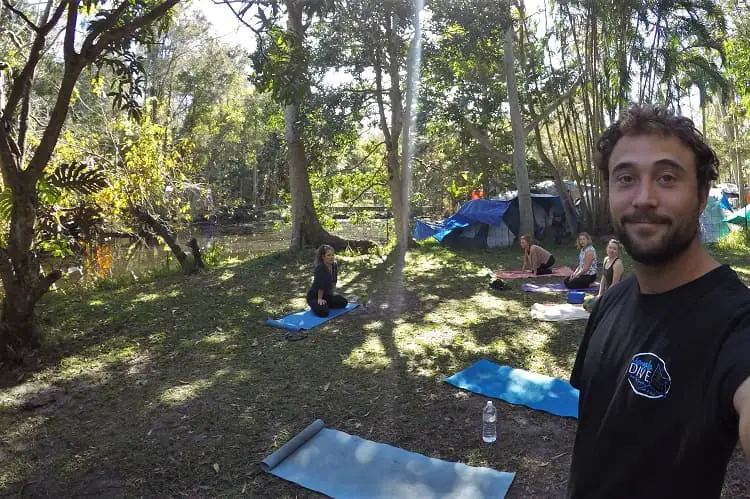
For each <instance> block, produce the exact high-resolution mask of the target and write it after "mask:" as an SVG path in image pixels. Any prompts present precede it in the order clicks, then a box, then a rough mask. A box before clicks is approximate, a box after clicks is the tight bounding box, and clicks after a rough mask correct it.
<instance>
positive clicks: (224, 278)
mask: <svg viewBox="0 0 750 499" xmlns="http://www.w3.org/2000/svg"><path fill="white" fill-rule="evenodd" d="M232 277H234V272H232V271H231V270H225V271H224V272H222V273H221V275H220V276H218V277H217V278H216V279H217V280H219V281H228V280H229V279H231V278H232Z"/></svg>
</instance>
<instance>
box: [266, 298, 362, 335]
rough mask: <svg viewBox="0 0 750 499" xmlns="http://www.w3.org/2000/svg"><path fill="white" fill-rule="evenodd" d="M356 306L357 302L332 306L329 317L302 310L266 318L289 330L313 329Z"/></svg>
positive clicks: (270, 323) (275, 325) (269, 322)
mask: <svg viewBox="0 0 750 499" xmlns="http://www.w3.org/2000/svg"><path fill="white" fill-rule="evenodd" d="M355 308H357V304H356V303H349V304H348V305H347V306H346V308H332V309H331V310H330V311H329V313H328V317H318V316H317V315H315V314H314V313H313V311H312V310H304V311H302V312H296V313H294V314H290V315H287V316H286V317H282V318H281V319H268V320H266V324H267V325H269V326H273V327H278V328H281V329H286V330H288V331H301V330H303V329H312V328H314V327H317V326H320V325H321V324H323V323H324V322H326V321H330V320H331V319H333V318H334V317H338V316H339V315H343V314H345V313H347V312H351V311H352V310H354V309H355Z"/></svg>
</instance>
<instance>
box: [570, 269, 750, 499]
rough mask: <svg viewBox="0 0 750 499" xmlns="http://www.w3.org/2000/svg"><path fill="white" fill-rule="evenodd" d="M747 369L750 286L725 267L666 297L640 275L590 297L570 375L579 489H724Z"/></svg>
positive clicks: (685, 494) (612, 492) (575, 489)
mask: <svg viewBox="0 0 750 499" xmlns="http://www.w3.org/2000/svg"><path fill="white" fill-rule="evenodd" d="M748 376H750V290H748V288H747V287H746V286H745V285H743V284H742V283H741V282H740V280H739V279H738V278H737V274H735V273H734V271H732V270H731V269H730V268H729V267H728V266H721V267H719V268H716V269H714V270H712V271H711V272H708V273H707V274H705V275H704V276H702V277H700V278H698V279H696V280H695V281H692V282H690V283H688V284H685V285H683V286H680V287H678V288H675V289H673V290H670V291H668V292H666V293H660V294H650V295H649V294H641V292H640V288H639V287H638V281H637V280H636V279H635V276H630V277H628V278H626V279H624V280H623V281H622V282H621V283H620V284H618V285H617V286H615V287H613V288H612V289H611V290H609V291H608V292H607V293H606V294H605V295H604V296H602V298H601V299H600V300H598V302H597V303H596V305H595V306H594V309H593V311H592V314H591V317H590V318H589V321H588V324H587V325H586V332H585V334H584V337H583V341H582V342H581V346H580V348H579V350H578V355H577V357H576V361H575V366H574V367H573V373H572V375H571V379H570V381H571V384H572V385H573V386H574V387H576V388H578V389H580V392H581V393H580V399H579V407H578V409H579V411H578V412H579V423H578V432H577V434H576V440H575V447H574V450H573V463H572V466H571V473H570V480H569V482H568V496H569V497H573V498H603V497H606V498H619V497H628V498H632V497H638V498H639V499H643V498H645V497H659V498H663V497H680V498H692V497H695V498H701V499H703V498H707V497H719V495H720V492H721V487H722V485H723V483H724V474H725V472H726V466H727V463H728V461H729V458H730V456H731V454H732V452H733V450H734V448H735V447H736V445H737V439H738V416H737V413H736V411H735V410H734V407H733V402H732V398H733V396H734V392H735V391H736V390H737V388H738V387H739V385H740V384H741V383H742V382H743V381H744V380H745V379H746V378H747V377H748Z"/></svg>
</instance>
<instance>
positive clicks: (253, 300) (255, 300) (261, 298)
mask: <svg viewBox="0 0 750 499" xmlns="http://www.w3.org/2000/svg"><path fill="white" fill-rule="evenodd" d="M266 300H267V298H266V297H264V296H253V297H252V298H250V299H249V300H247V301H248V303H252V304H253V305H263V304H264V303H265V302H266Z"/></svg>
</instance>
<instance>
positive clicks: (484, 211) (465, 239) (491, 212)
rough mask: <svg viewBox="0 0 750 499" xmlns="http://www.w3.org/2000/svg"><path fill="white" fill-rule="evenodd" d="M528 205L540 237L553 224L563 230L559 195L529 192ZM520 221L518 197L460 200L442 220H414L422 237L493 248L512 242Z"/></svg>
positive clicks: (545, 233)
mask: <svg viewBox="0 0 750 499" xmlns="http://www.w3.org/2000/svg"><path fill="white" fill-rule="evenodd" d="M531 208H532V213H533V217H534V228H535V237H537V238H540V239H543V238H544V237H545V236H547V235H548V234H549V233H550V232H551V231H552V229H554V228H559V230H563V231H564V230H565V215H564V211H563V208H562V202H561V201H560V197H559V196H553V195H550V194H532V195H531ZM575 224H577V220H576V221H575ZM520 225H521V223H520V210H519V209H518V198H517V197H515V198H513V199H509V200H485V199H476V200H472V201H469V202H467V203H465V204H463V205H462V206H461V207H460V208H459V209H458V211H457V212H456V213H454V214H453V215H451V216H450V217H448V218H446V219H445V220H443V221H442V222H437V223H435V222H428V221H424V220H417V224H416V227H415V228H414V238H415V239H416V240H417V241H421V240H424V239H427V238H429V237H433V238H435V239H436V240H437V241H438V242H440V243H444V244H450V245H458V246H469V247H479V248H496V247H504V246H510V245H511V244H513V242H514V241H515V239H516V236H517V235H518V231H519V229H520Z"/></svg>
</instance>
